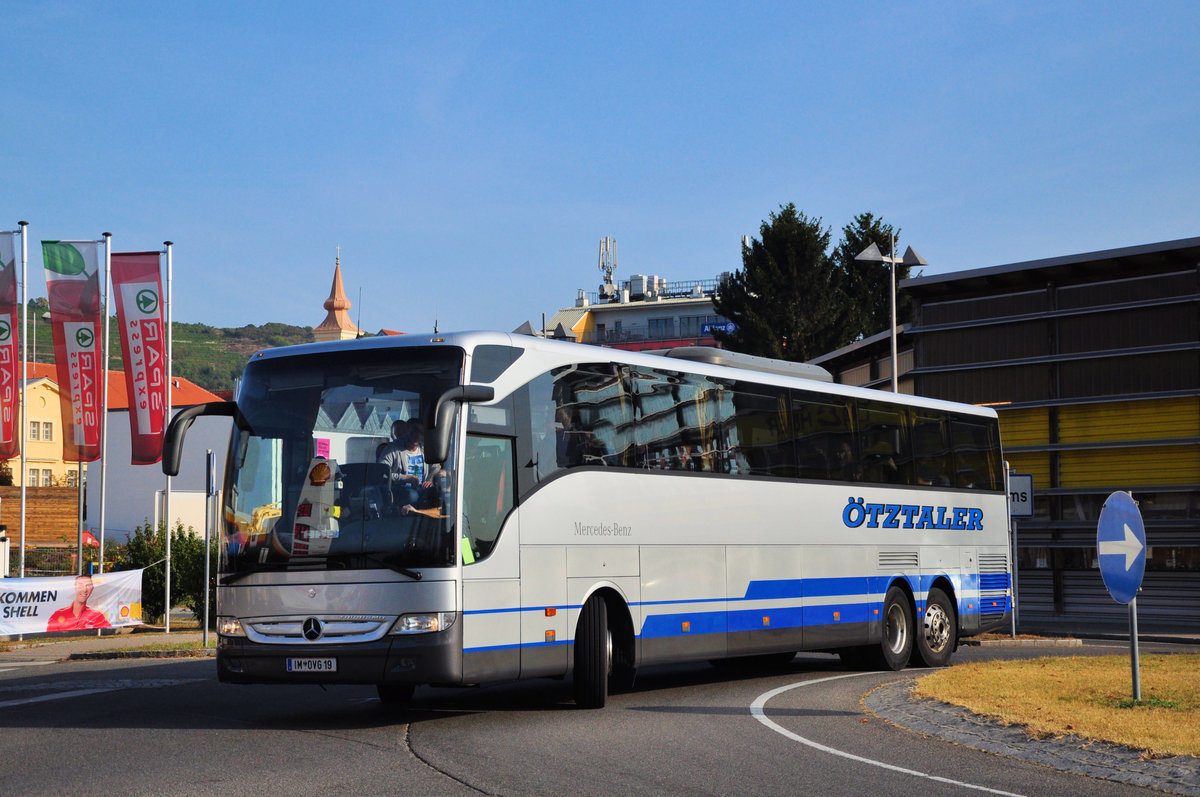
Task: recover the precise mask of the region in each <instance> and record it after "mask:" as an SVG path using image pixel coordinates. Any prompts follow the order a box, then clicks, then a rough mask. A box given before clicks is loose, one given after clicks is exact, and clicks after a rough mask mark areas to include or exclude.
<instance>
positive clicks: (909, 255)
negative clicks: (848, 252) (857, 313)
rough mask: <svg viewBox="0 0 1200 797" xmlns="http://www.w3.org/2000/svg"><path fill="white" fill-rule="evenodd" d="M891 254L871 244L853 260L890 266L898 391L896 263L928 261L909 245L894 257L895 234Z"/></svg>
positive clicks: (894, 370) (897, 389)
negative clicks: (902, 252)
mask: <svg viewBox="0 0 1200 797" xmlns="http://www.w3.org/2000/svg"><path fill="white" fill-rule="evenodd" d="M891 238H892V254H891V255H885V254H883V253H882V252H880V251H879V247H878V246H876V245H875V244H871V245H870V246H868V247H867V248H866V249H864V250H862V251H861V252H859V253H858V255H856V256H855V258H854V259H855V260H868V261H871V262H874V263H890V264H891V266H892V289H891V291H890V293H891V300H892V327H891V329H892V333H891V338H892V392H893V393H899V392H900V381H899V371H900V364H899V363H898V362H897V361H896V264H897V263H903V264H904V265H906V266H927V265H929V263H928V262H927V261H926V260H925V258H923V257H921V256H920V255H919V254H917V250H916V249H913V248H912V247H911V246H910V247H908V248H907V249H905V250H904V257H896V236H895V235H892V236H891Z"/></svg>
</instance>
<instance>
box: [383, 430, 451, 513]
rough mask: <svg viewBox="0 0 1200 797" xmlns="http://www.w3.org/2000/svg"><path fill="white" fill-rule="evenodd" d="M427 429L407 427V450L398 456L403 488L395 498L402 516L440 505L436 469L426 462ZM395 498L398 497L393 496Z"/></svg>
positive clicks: (397, 453)
mask: <svg viewBox="0 0 1200 797" xmlns="http://www.w3.org/2000/svg"><path fill="white" fill-rule="evenodd" d="M424 443H425V428H424V427H423V426H422V425H421V424H420V423H418V422H417V421H411V422H409V424H408V435H407V437H406V439H405V444H404V448H403V449H401V450H400V451H398V452H396V459H397V460H398V465H397V469H398V470H399V471H400V480H401V485H400V488H399V495H398V497H396V500H397V503H398V504H399V505H400V513H401V514H404V515H407V514H408V513H409V512H411V511H412V510H413V509H414V508H415V509H428V508H429V507H432V506H436V505H437V499H438V490H437V488H435V487H434V484H435V483H436V482H437V480H438V471H439V470H440V468H439V467H438V466H437V465H430V464H428V463H427V462H425V448H424ZM394 497H395V496H394Z"/></svg>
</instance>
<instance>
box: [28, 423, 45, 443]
mask: <svg viewBox="0 0 1200 797" xmlns="http://www.w3.org/2000/svg"><path fill="white" fill-rule="evenodd" d="M41 431H42V425H41V424H40V423H38V422H37V421H30V422H29V439H30V440H40V439H41Z"/></svg>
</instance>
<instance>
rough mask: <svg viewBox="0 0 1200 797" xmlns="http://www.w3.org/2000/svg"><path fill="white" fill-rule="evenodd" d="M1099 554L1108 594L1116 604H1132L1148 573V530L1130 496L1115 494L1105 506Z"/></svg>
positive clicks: (1099, 531)
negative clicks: (1143, 578) (1144, 576)
mask: <svg viewBox="0 0 1200 797" xmlns="http://www.w3.org/2000/svg"><path fill="white" fill-rule="evenodd" d="M1096 551H1097V553H1098V554H1099V557H1098V558H1099V560H1100V575H1101V576H1102V577H1103V578H1104V586H1106V587H1108V592H1109V594H1110V595H1112V596H1113V600H1115V601H1116V602H1117V603H1129V602H1130V601H1131V600H1133V599H1134V598H1135V597H1136V596H1137V591H1138V589H1139V588H1140V587H1141V586H1142V576H1143V575H1144V574H1145V571H1146V529H1145V527H1144V526H1143V525H1142V514H1141V513H1140V512H1138V508H1137V503H1135V502H1134V500H1133V498H1132V497H1131V496H1130V495H1129V493H1122V492H1116V493H1113V494H1112V495H1110V496H1109V497H1108V500H1106V501H1105V502H1104V507H1103V508H1102V509H1101V510H1100V522H1099V523H1098V524H1097V525H1096Z"/></svg>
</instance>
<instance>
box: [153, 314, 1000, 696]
mask: <svg viewBox="0 0 1200 797" xmlns="http://www.w3.org/2000/svg"><path fill="white" fill-rule="evenodd" d="M665 355H666V356H663V354H662V353H658V354H649V353H633V352H626V351H619V350H615V349H607V348H599V347H593V346H586V345H580V344H575V343H565V342H556V341H547V340H542V339H539V338H535V337H525V336H520V335H507V334H502V333H494V332H471V333H458V334H444V335H432V336H430V335H424V336H420V335H405V336H403V337H376V338H365V339H361V340H357V341H352V342H340V343H322V344H312V345H303V346H293V347H287V348H280V349H271V350H268V351H262V352H259V353H258V354H256V355H255V356H254V357H252V358H251V360H250V362H249V364H248V365H247V367H246V372H245V377H244V379H243V381H242V385H241V390H240V393H239V396H238V398H237V401H236V403H234V402H228V403H216V404H206V405H201V406H199V407H193V408H190V409H187V410H184V411H182V412H180V413H179V414H178V415H177V416H176V417H175V419H174V420H173V422H172V423H171V425H170V429H169V430H168V433H167V440H166V444H165V446H164V458H163V469H164V471H166V472H168V473H171V472H172V471H173V470H175V469H177V468H178V462H179V457H180V450H181V447H182V444H183V435H184V433H185V432H186V430H187V427H188V426H189V425H190V423H191V420H192V419H193V418H195V417H197V416H200V415H230V416H233V418H234V419H235V423H234V431H233V435H232V440H231V444H230V454H229V457H228V471H227V474H226V477H225V493H224V495H225V499H224V500H225V505H224V511H223V518H222V527H223V536H222V539H221V542H220V560H219V561H220V564H219V580H218V586H217V614H218V623H219V629H218V648H217V668H218V673H219V676H220V679H221V680H222V681H225V682H231V683H291V684H294V683H313V684H329V683H354V684H375V685H377V687H378V690H379V695H380V698H381V700H383V701H384V703H387V704H398V703H404V702H406V701H407V700H408V699H409V698H410V697H411V696H412V693H413V689H414V687H415V686H416V685H418V684H431V685H464V684H479V683H485V682H495V681H503V680H511V679H518V678H534V677H563V676H567V675H570V676H572V679H573V683H574V692H575V699H576V702H577V703H578V704H579V705H580V706H584V707H599V706H603V705H604V703H605V700H606V698H607V695H608V694H609V693H610V690H619V689H627V688H629V687H630V686H631V685H632V682H633V678H634V673H635V671H636V670H637V668H639V667H642V666H646V665H652V664H661V663H667V662H682V661H692V660H709V661H713V662H714V663H719V662H729V661H735V662H759V663H771V662H784V661H787V660H788V659H790V658H791V657H792V656H793V655H794V654H795V653H796V652H797V651H801V650H820V651H830V652H837V653H840V654H841V656H842V658H843V659H844V660H845V661H846V662H847V663H848V664H851V665H854V666H873V667H880V668H890V669H894V670H898V669H901V668H903V667H905V666H906V665H907V664H908V663H909V661H910V658H912V659H913V660H914V661H915V660H919V661H920V662H922V663H924V664H925V665H928V666H941V665H945V664H946V663H947V662H948V660H949V658H950V655H951V653H952V652H953V651H954V650H955V648H956V647H957V645H958V642H959V639H960V638H961V637H964V636H968V635H972V634H977V633H980V632H983V631H986V630H989V629H993V628H997V627H1000V626H1002V625H1004V624H1005V622H1006V621H1007V619H1008V618H1009V616H1010V615H1009V612H1010V611H1011V608H1010V607H1011V597H1012V593H1011V587H1010V578H1009V557H1008V503H1007V497H1006V494H1005V490H1004V476H1003V471H1002V463H1001V454H1000V445H999V431H998V426H997V421H996V414H995V412H994V411H992V410H990V409H987V408H981V407H973V406H967V405H960V404H952V403H949V402H943V401H935V400H931V399H924V398H917V397H913V396H904V395H894V394H890V393H882V392H879V391H874V390H865V389H858V388H851V387H845V386H841V385H836V384H832V383H831V380H830V379H829V375H828V374H827V373H826V372H824V371H823V370H822V369H819V368H816V367H813V366H807V365H797V364H793V363H784V362H780V361H775V360H765V359H761V358H754V357H748V356H745V355H736V354H731V353H729V352H724V351H721V350H719V349H706V348H699V349H696V348H692V349H674V350H670V351H668V352H666V353H665ZM398 422H399V423H398ZM422 429H423V432H424V434H423V439H422V436H421V431H422ZM393 436H395V437H396V438H398V439H395V440H393V439H392V437H393ZM422 443H423V445H422ZM401 450H403V451H404V452H405V454H406V456H404V457H402V458H401V457H397V456H396V452H398V451H401ZM422 455H423V462H422ZM398 459H399V460H402V463H401V464H399V465H398V464H397V460H398Z"/></svg>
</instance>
